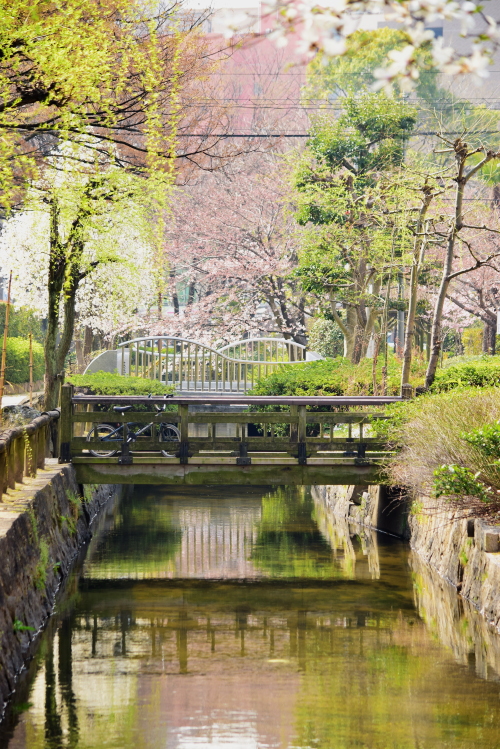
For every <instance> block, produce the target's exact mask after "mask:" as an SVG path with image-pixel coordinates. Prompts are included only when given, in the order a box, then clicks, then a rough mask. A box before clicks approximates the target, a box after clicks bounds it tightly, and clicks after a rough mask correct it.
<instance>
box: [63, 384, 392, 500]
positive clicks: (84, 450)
mask: <svg viewBox="0 0 500 749" xmlns="http://www.w3.org/2000/svg"><path fill="white" fill-rule="evenodd" d="M399 400H401V398H399V397H378V396H377V397H357V398H356V397H302V396H294V397H261V396H244V395H239V396H238V395H227V396H224V395H219V396H214V395H212V396H207V395H203V396H189V397H174V398H168V399H166V398H162V397H153V398H148V397H143V396H100V395H99V396H90V395H75V394H74V392H73V387H72V386H71V385H64V386H63V388H62V399H61V422H60V460H61V462H68V461H71V462H72V463H73V465H74V467H75V469H76V474H77V479H78V481H79V482H80V483H82V484H98V483H106V484H157V485H163V484H254V485H259V484H260V485H263V484H298V485H301V484H374V483H379V482H380V466H381V463H382V462H383V459H384V458H385V456H386V455H387V453H386V447H385V446H384V444H383V443H382V442H381V441H380V440H379V439H377V437H376V435H375V434H374V430H373V425H374V423H375V422H376V421H377V420H379V419H384V418H386V416H385V414H384V413H383V411H382V410H380V409H379V410H378V411H377V410H374V408H375V407H380V406H383V405H385V404H387V403H393V402H395V401H399ZM165 406H167V407H168V408H169V409H171V410H169V411H164V410H159V409H163V407H165ZM116 407H121V408H122V409H123V410H118V411H116V410H113V409H115V408H116ZM277 407H279V408H281V409H286V410H281V411H278V410H276V408H277ZM311 407H314V408H322V409H325V408H326V409H327V410H322V411H317V410H316V411H311V410H308V408H309V409H310V408H311ZM269 408H273V409H274V410H273V411H270V410H266V409H269ZM250 409H259V410H250ZM165 423H168V424H173V425H175V426H176V427H177V429H178V434H177V436H176V437H175V438H174V441H172V442H169V443H168V444H166V443H165V442H164V441H162V425H164V424H165ZM96 425H101V427H102V425H111V426H110V427H107V428H104V429H103V428H101V431H100V434H101V435H104V437H103V438H102V437H100V436H99V429H95V427H96ZM132 425H133V426H132ZM148 425H149V426H148ZM92 430H93V431H92ZM106 430H107V431H106ZM141 430H142V434H140V435H139V434H138V435H137V437H134V435H135V434H137V433H138V432H139V431H141ZM113 433H114V435H113ZM109 435H111V437H110V436H109ZM130 440H131V441H130ZM162 451H163V452H162ZM100 452H102V453H104V455H99V454H97V455H96V454H95V453H100ZM92 453H94V454H92ZM106 453H107V454H106ZM110 453H115V454H113V455H111V454H110Z"/></svg>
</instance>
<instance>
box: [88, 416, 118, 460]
mask: <svg viewBox="0 0 500 749" xmlns="http://www.w3.org/2000/svg"><path fill="white" fill-rule="evenodd" d="M113 432H116V428H115V427H112V426H111V424H96V425H95V427H92V429H91V430H90V432H89V433H88V434H87V441H88V442H93V441H94V440H95V441H97V440H102V441H103V442H105V443H106V442H107V440H106V437H107V436H108V435H110V434H112V433H113ZM115 442H116V444H118V443H119V442H120V438H119V435H118V434H115V435H114V436H113V437H112V438H111V439H110V440H109V444H110V445H111V446H112V447H113V448H114V449H112V450H96V449H95V448H90V449H89V453H90V454H91V455H93V456H94V457H96V458H112V457H113V455H116V453H117V452H118V448H115V444H114V443H115Z"/></svg>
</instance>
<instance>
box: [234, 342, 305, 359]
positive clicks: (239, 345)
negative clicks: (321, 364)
mask: <svg viewBox="0 0 500 749" xmlns="http://www.w3.org/2000/svg"><path fill="white" fill-rule="evenodd" d="M261 344H264V357H265V356H266V344H270V351H271V356H272V355H273V354H272V351H273V347H274V349H275V352H276V361H280V359H279V354H280V350H281V352H282V351H283V349H284V350H286V352H287V355H288V357H289V358H288V361H286V360H285V359H284V358H282V359H281V361H282V362H284V363H287V364H293V363H296V362H298V361H304V359H305V351H306V348H307V347H306V346H304V345H303V344H302V343H296V342H295V341H290V340H287V339H286V338H270V337H262V338H245V339H242V340H241V341H233V342H232V343H228V344H226V345H225V346H222V348H220V349H219V351H220V352H221V353H222V352H224V351H231V350H233V351H234V349H240V350H241V349H243V350H244V351H245V354H246V355H245V356H244V357H243V356H241V351H240V357H239V358H240V359H243V361H261V359H260V354H261V351H262V346H261ZM249 347H250V349H251V354H252V357H251V358H249V357H248V348H249ZM255 349H257V350H256V352H255ZM255 353H257V359H255V358H254V355H255ZM299 354H300V355H299ZM292 355H294V356H295V358H291V357H292ZM264 361H266V359H264Z"/></svg>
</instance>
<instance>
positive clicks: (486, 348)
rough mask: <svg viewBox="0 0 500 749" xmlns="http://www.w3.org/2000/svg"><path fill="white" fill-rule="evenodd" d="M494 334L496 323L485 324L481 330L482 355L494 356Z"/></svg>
mask: <svg viewBox="0 0 500 749" xmlns="http://www.w3.org/2000/svg"><path fill="white" fill-rule="evenodd" d="M496 334H497V329H496V322H495V323H493V322H485V323H484V328H483V354H489V355H491V356H494V355H495V350H496Z"/></svg>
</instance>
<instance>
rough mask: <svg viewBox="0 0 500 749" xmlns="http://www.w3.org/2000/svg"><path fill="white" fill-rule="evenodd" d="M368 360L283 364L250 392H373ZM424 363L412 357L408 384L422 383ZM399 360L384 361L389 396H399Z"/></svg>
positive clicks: (338, 393) (286, 393)
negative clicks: (410, 375)
mask: <svg viewBox="0 0 500 749" xmlns="http://www.w3.org/2000/svg"><path fill="white" fill-rule="evenodd" d="M372 365H373V360H372V359H362V360H361V361H360V363H359V364H351V362H350V361H349V360H348V359H344V358H342V357H337V358H335V359H324V360H323V361H313V362H306V363H304V364H293V365H292V366H286V365H285V366H283V367H280V368H279V369H278V371H277V372H274V373H273V374H271V375H269V377H266V378H264V379H262V380H260V381H259V382H258V383H257V385H256V386H255V387H254V388H253V390H252V394H253V395H373V383H372ZM381 370H382V360H379V362H378V364H377V383H378V386H379V387H380V386H381V384H382V372H381ZM424 373H425V363H423V362H421V361H420V360H419V359H416V360H414V362H413V366H412V383H413V385H420V384H421V383H422V382H423V378H424ZM400 381H401V362H400V361H399V360H398V359H396V358H395V357H394V356H391V357H390V358H389V361H388V373H387V389H388V394H389V395H399V391H400Z"/></svg>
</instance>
